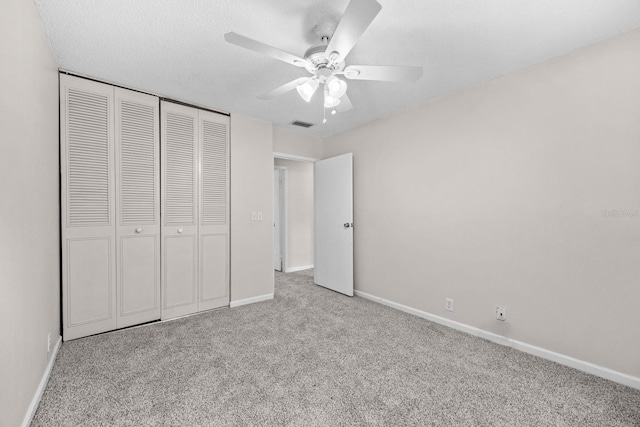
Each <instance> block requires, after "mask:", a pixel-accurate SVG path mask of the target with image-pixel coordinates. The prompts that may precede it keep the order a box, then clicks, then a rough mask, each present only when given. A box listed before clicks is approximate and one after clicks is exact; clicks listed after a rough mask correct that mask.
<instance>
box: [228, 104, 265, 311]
mask: <svg viewBox="0 0 640 427" xmlns="http://www.w3.org/2000/svg"><path fill="white" fill-rule="evenodd" d="M258 211H261V212H262V214H263V220H262V221H252V220H251V212H258ZM273 287H274V275H273V129H272V126H271V123H270V122H265V121H262V120H257V119H252V118H248V117H243V116H238V115H234V114H232V115H231V303H232V304H233V303H234V302H238V301H241V300H246V299H249V298H256V297H263V296H266V295H273Z"/></svg>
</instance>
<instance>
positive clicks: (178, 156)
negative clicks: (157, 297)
mask: <svg viewBox="0 0 640 427" xmlns="http://www.w3.org/2000/svg"><path fill="white" fill-rule="evenodd" d="M161 117H162V123H161V135H162V136H161V146H162V170H161V175H162V200H163V202H162V203H163V209H162V319H170V318H173V317H178V316H183V315H185V314H190V313H194V312H196V311H197V309H198V286H197V285H198V256H197V254H198V234H197V232H198V204H197V197H198V164H197V158H198V144H197V140H198V110H196V109H194V108H190V107H185V106H183V105H178V104H173V103H170V102H165V101H162V103H161Z"/></svg>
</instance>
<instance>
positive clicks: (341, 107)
mask: <svg viewBox="0 0 640 427" xmlns="http://www.w3.org/2000/svg"><path fill="white" fill-rule="evenodd" d="M352 108H353V104H352V103H351V100H350V99H349V97H348V96H347V94H346V93H345V94H344V95H342V97H341V98H340V104H338V105H336V111H338V112H339V113H344V112H345V111H349V110H351V109H352Z"/></svg>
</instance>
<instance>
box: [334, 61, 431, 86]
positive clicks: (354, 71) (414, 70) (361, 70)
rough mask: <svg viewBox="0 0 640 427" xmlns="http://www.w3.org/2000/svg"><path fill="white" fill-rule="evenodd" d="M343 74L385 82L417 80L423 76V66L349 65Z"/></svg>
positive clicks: (358, 78) (351, 77)
mask: <svg viewBox="0 0 640 427" xmlns="http://www.w3.org/2000/svg"><path fill="white" fill-rule="evenodd" d="M343 74H344V76H345V77H346V78H348V79H351V80H382V81H385V82H407V83H409V82H415V81H416V80H418V79H419V78H420V77H422V67H409V66H402V65H397V66H396V65H349V66H348V67H347V68H345V69H344V71H343Z"/></svg>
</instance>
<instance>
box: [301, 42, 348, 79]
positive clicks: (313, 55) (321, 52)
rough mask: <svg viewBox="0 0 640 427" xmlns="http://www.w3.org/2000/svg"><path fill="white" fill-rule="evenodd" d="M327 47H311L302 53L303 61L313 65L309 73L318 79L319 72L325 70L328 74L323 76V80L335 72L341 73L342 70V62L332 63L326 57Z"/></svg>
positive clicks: (320, 74)
mask: <svg viewBox="0 0 640 427" xmlns="http://www.w3.org/2000/svg"><path fill="white" fill-rule="evenodd" d="M326 51H327V46H326V45H318V46H313V47H310V48H309V49H307V51H306V52H305V53H304V59H306V60H307V61H309V62H310V63H311V64H313V67H314V68H312V69H309V71H310V72H311V73H313V74H316V75H317V76H318V77H320V78H321V79H322V74H323V73H321V70H327V71H328V74H327V75H326V76H325V79H326V78H327V77H329V76H330V75H331V74H333V73H335V72H339V71H342V70H343V69H344V61H340V62H338V63H332V62H331V60H330V59H329V58H328V57H327V55H326Z"/></svg>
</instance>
